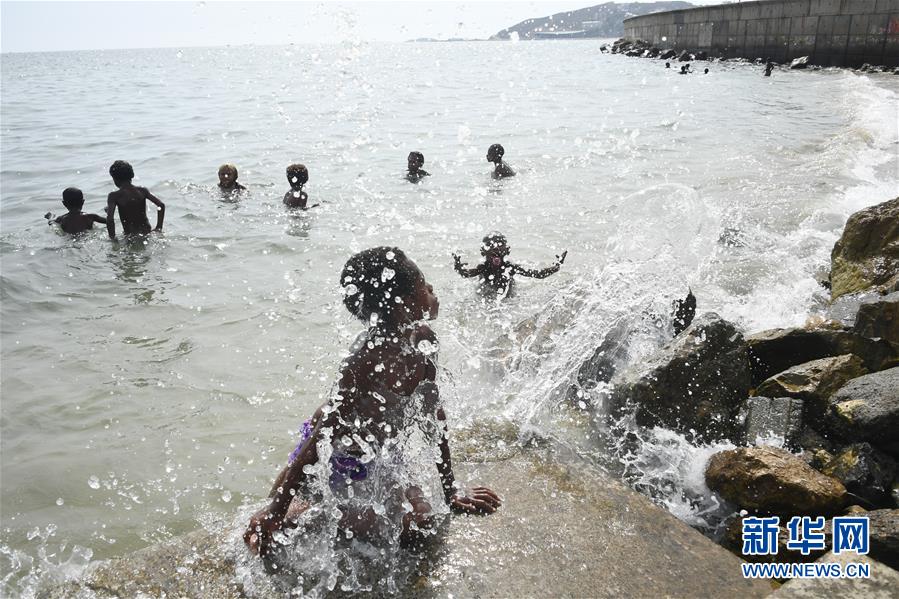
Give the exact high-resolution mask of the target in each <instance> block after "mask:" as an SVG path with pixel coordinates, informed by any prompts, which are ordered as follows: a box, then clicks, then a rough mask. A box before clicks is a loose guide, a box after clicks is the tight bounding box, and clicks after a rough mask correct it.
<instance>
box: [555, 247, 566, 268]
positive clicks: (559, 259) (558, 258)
mask: <svg viewBox="0 0 899 599" xmlns="http://www.w3.org/2000/svg"><path fill="white" fill-rule="evenodd" d="M567 255H568V250H565V251H564V252H562V254H561V255H560V256H556V261H557V262H558V263H559V266H561V265H562V264H565V256H567Z"/></svg>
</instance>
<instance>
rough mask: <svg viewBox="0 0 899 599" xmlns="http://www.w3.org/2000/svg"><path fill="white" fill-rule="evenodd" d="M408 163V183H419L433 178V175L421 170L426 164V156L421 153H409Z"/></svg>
mask: <svg viewBox="0 0 899 599" xmlns="http://www.w3.org/2000/svg"><path fill="white" fill-rule="evenodd" d="M407 163H408V165H409V171H408V172H407V173H406V181H408V182H410V183H418V182H420V181H421V180H422V179H424V178H425V177H430V176H431V173H429V172H428V171H426V170H424V169H423V168H421V167H422V166H424V164H425V156H424V154H422V153H421V152H409V158H408V159H407Z"/></svg>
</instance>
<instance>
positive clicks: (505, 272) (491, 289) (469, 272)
mask: <svg viewBox="0 0 899 599" xmlns="http://www.w3.org/2000/svg"><path fill="white" fill-rule="evenodd" d="M481 255H482V256H484V262H483V263H481V264H478V265H477V266H475V267H474V268H464V266H463V264H462V259H461V258H459V256H457V255H456V254H453V260H454V261H455V268H456V272H458V273H459V274H460V275H462V276H463V277H481V285H480V292H481V294H483V295H502V296H509V295H511V294H512V286H513V284H514V282H515V281H514V278H513V277H514V276H515V275H521V276H523V277H532V278H534V279H545V278H546V277H548V276H549V275H551V274H554V273H557V272H559V269H560V268H561V267H562V264H564V263H565V256H567V255H568V251H567V250H566V251H564V252H562V255H560V256H556V260H557V261H556V263H555V264H553V265H552V266H550V267H548V268H544V269H543V270H531V269H528V268H522V267H521V266H519V265H517V264H512V263H511V262H506V256H508V255H509V246H508V244H507V242H506V237H505V236H504V235H503V234H502V233H490V234H489V235H487V236H486V237H484V240H483V243H482V245H481Z"/></svg>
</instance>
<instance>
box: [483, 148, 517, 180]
mask: <svg viewBox="0 0 899 599" xmlns="http://www.w3.org/2000/svg"><path fill="white" fill-rule="evenodd" d="M505 153H506V150H505V149H504V148H503V147H502V146H501V145H499V144H493V145H492V146H490V147H489V148H487V162H492V163H493V164H494V165H495V166H496V168H494V169H493V175H492V176H493V178H494V179H504V178H506V177H514V176H515V171H514V170H512V167H511V166H509V165H508V164H506V163H505V162H503V154H505Z"/></svg>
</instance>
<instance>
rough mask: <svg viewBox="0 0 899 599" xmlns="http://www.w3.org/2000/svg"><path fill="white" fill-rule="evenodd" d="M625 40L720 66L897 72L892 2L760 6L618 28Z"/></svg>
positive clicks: (775, 1)
mask: <svg viewBox="0 0 899 599" xmlns="http://www.w3.org/2000/svg"><path fill="white" fill-rule="evenodd" d="M624 36H625V38H627V39H631V40H635V39H642V40H646V41H648V42H651V43H652V44H655V45H657V46H659V47H660V48H675V49H678V50H679V49H686V50H691V51H706V52H708V53H709V54H710V55H714V56H724V57H728V58H733V57H745V58H770V59H771V60H774V61H778V62H787V61H789V60H792V59H794V58H798V57H800V56H809V57H810V61H811V62H812V63H814V64H819V65H823V66H847V67H858V66H861V65H862V64H864V63H871V64H877V65H885V66H891V67H894V66H899V0H787V1H784V0H765V1H762V2H743V3H739V4H726V5H721V6H710V7H702V8H690V9H685V10H675V11H669V12H660V13H654V14H650V15H643V16H640V17H632V18H630V19H626V20H625V21H624Z"/></svg>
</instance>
